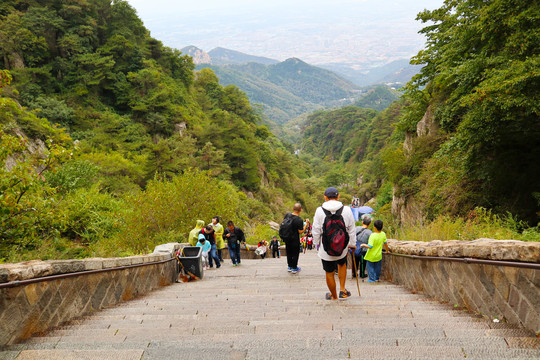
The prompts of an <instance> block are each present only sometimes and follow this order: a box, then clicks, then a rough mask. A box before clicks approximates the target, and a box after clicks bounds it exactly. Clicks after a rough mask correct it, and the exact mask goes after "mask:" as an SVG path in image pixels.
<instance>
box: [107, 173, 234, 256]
mask: <svg viewBox="0 0 540 360" xmlns="http://www.w3.org/2000/svg"><path fill="white" fill-rule="evenodd" d="M127 202H128V203H129V204H130V206H131V208H132V210H131V211H130V212H129V213H127V214H126V217H125V219H124V225H123V228H122V231H121V233H119V235H118V236H117V237H116V238H115V239H113V243H114V244H115V245H114V246H117V247H119V249H120V250H121V251H128V250H129V251H131V252H133V253H136V254H139V253H144V252H147V251H150V250H152V249H153V248H154V246H155V245H158V244H159V242H160V241H163V238H164V234H167V235H171V234H172V235H173V236H172V239H171V241H176V240H178V239H180V240H182V238H183V237H184V236H185V235H187V233H188V232H189V230H191V229H192V228H193V227H194V225H195V220H196V219H206V220H207V221H209V219H211V218H212V217H213V216H215V215H216V214H219V215H220V216H221V217H222V218H223V219H229V220H233V221H235V222H238V220H239V216H238V213H237V209H238V206H239V197H238V193H237V190H236V189H235V188H234V187H233V186H231V185H230V184H228V183H226V182H223V181H221V180H217V179H214V178H212V177H209V176H208V174H207V173H206V172H201V171H197V170H190V171H186V172H185V173H184V174H182V175H178V176H175V177H173V178H172V179H171V181H168V180H160V179H155V180H153V181H151V182H149V183H148V186H147V188H146V191H144V192H142V191H141V192H136V193H132V194H131V195H130V196H129V197H128V198H127ZM184 239H185V238H184ZM167 242H170V241H167Z"/></svg>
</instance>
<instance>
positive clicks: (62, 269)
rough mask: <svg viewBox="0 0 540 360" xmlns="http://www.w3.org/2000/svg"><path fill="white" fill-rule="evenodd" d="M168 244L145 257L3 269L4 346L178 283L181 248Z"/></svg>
mask: <svg viewBox="0 0 540 360" xmlns="http://www.w3.org/2000/svg"><path fill="white" fill-rule="evenodd" d="M167 245H168V247H169V248H170V249H169V251H159V252H156V253H154V254H150V255H144V256H132V257H126V258H112V259H97V258H95V259H84V260H59V261H29V262H25V263H19V264H3V265H0V346H1V345H9V344H14V343H17V342H19V341H21V340H24V339H26V338H28V337H30V336H31V335H32V334H35V333H40V332H44V331H46V330H47V329H49V328H51V327H55V326H58V325H61V324H63V323H66V322H68V321H70V320H72V319H74V318H78V317H80V316H83V315H87V314H90V313H92V312H93V311H95V310H99V309H103V308H106V307H109V306H111V305H114V304H117V303H119V302H121V301H125V300H129V299H132V298H135V297H138V296H140V295H143V294H146V293H148V292H150V291H152V290H154V289H156V288H158V287H161V286H165V285H168V284H170V283H172V282H174V281H175V280H176V276H177V270H176V261H174V258H173V255H172V252H173V251H174V249H176V248H178V246H179V244H167ZM167 245H165V247H167ZM162 247H163V245H162Z"/></svg>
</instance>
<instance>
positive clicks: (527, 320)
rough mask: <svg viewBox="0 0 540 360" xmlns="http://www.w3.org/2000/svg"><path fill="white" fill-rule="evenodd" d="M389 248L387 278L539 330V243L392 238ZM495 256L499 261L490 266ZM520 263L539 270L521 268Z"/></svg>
mask: <svg viewBox="0 0 540 360" xmlns="http://www.w3.org/2000/svg"><path fill="white" fill-rule="evenodd" d="M389 247H390V250H391V252H392V253H394V255H385V256H384V259H383V276H384V278H385V279H387V280H390V281H392V282H394V283H396V284H400V285H403V286H405V287H407V288H409V289H410V290H412V291H415V292H420V293H423V294H425V295H427V296H430V297H433V298H436V299H438V300H441V301H445V302H448V303H450V304H454V305H456V306H460V307H465V308H467V309H468V310H470V311H472V312H475V313H479V314H482V315H484V316H486V317H489V318H491V319H495V318H497V319H499V320H501V321H507V322H508V323H511V324H515V325H521V326H523V327H524V328H526V329H529V330H531V331H533V332H536V333H538V332H540V266H536V265H534V264H539V263H540V243H527V242H521V241H516V240H505V241H500V240H488V239H480V240H476V241H445V242H442V241H432V242H429V243H426V242H415V241H395V240H389ZM403 255H405V256H403ZM493 260H496V261H495V262H496V263H495V264H490V262H493ZM497 261H498V262H497ZM475 262H480V263H475ZM482 262H483V263H482ZM517 262H527V263H530V264H531V266H532V267H536V268H527V267H519V266H520V264H519V263H517ZM525 266H528V265H526V264H525Z"/></svg>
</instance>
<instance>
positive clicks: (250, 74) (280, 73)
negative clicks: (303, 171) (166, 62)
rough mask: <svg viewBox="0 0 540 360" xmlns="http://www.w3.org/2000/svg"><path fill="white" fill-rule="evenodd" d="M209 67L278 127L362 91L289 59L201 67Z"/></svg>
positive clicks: (344, 81) (344, 100)
mask: <svg viewBox="0 0 540 360" xmlns="http://www.w3.org/2000/svg"><path fill="white" fill-rule="evenodd" d="M200 66H201V67H202V66H204V67H210V68H211V69H212V70H213V71H214V72H215V73H216V75H218V77H219V79H220V82H221V83H222V84H224V85H229V84H234V85H236V86H238V87H239V88H241V89H242V90H243V91H245V92H246V94H247V95H248V96H249V98H250V100H251V102H252V103H256V104H262V105H263V106H264V108H265V114H267V115H268V116H269V118H270V119H271V120H273V121H274V122H276V123H284V122H286V121H288V120H290V119H292V118H294V117H296V116H298V115H300V114H303V113H305V112H308V111H313V110H316V109H320V108H322V107H323V106H336V105H339V104H347V103H350V102H352V101H353V100H354V99H355V98H356V97H358V96H359V95H360V93H361V91H360V90H359V89H358V88H357V87H356V86H355V85H354V84H352V83H351V82H349V81H347V80H345V79H343V78H341V77H340V76H338V75H336V74H334V73H332V72H331V71H328V70H324V69H321V68H318V67H315V66H311V65H309V64H306V63H305V62H303V61H302V60H299V59H295V58H292V59H288V60H286V61H283V62H281V63H278V64H274V65H268V66H266V65H263V64H259V63H248V64H243V65H224V66H214V65H200Z"/></svg>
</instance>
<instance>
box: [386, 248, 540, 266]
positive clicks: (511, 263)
mask: <svg viewBox="0 0 540 360" xmlns="http://www.w3.org/2000/svg"><path fill="white" fill-rule="evenodd" d="M389 255H393V256H401V257H407V258H411V259H417V260H421V259H423V260H443V261H455V262H464V263H466V264H484V265H496V266H513V267H519V268H525V269H536V270H540V264H535V263H527V262H519V261H503V260H486V259H475V258H458V257H444V256H421V255H408V254H396V253H393V252H392V253H390V254H389Z"/></svg>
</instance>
